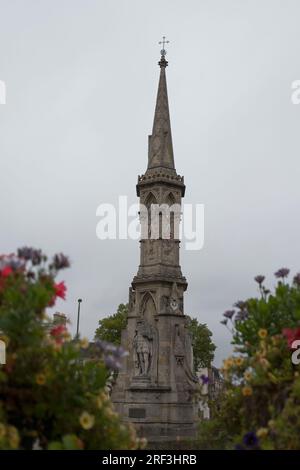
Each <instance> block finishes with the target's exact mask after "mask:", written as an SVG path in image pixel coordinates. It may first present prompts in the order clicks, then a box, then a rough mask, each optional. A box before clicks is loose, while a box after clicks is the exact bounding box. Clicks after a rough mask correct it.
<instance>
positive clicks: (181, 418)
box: [112, 384, 197, 443]
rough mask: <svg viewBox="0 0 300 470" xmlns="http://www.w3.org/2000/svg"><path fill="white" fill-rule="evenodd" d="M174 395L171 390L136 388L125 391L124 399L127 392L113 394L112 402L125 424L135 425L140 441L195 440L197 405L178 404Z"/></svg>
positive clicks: (166, 388) (157, 387)
mask: <svg viewBox="0 0 300 470" xmlns="http://www.w3.org/2000/svg"><path fill="white" fill-rule="evenodd" d="M118 395H119V397H118ZM122 395H123V397H122ZM174 395H176V394H174V393H173V392H172V391H171V388H170V387H164V386H163V387H159V386H153V387H151V386H148V387H145V386H144V387H143V386H138V385H136V384H133V385H132V386H131V387H130V388H128V389H127V390H125V397H124V392H123V393H118V391H117V390H114V391H113V394H112V401H113V403H114V407H115V410H116V411H117V412H118V413H119V414H120V416H121V418H122V421H123V422H124V423H129V422H130V423H131V424H133V425H134V427H135V429H136V431H137V434H138V437H145V438H146V439H147V441H148V442H149V443H156V442H168V441H174V442H175V441H182V440H188V439H195V438H196V436H197V419H196V418H195V417H196V416H197V410H196V404H195V403H194V402H193V401H189V402H185V403H183V402H181V403H178V400H177V401H175V400H174V398H175V396H174Z"/></svg>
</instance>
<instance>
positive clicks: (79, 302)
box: [76, 299, 82, 339]
mask: <svg viewBox="0 0 300 470" xmlns="http://www.w3.org/2000/svg"><path fill="white" fill-rule="evenodd" d="M81 302H82V299H78V313H77V328H76V339H78V338H79V320H80V304H81Z"/></svg>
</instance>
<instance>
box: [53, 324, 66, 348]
mask: <svg viewBox="0 0 300 470" xmlns="http://www.w3.org/2000/svg"><path fill="white" fill-rule="evenodd" d="M67 334H68V330H67V328H66V327H65V325H56V326H54V327H53V328H52V329H51V330H50V336H52V337H53V338H54V340H55V342H56V343H57V344H62V343H63V342H64V339H65V338H66V336H67Z"/></svg>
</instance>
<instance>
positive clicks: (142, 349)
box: [132, 292, 158, 381]
mask: <svg viewBox="0 0 300 470" xmlns="http://www.w3.org/2000/svg"><path fill="white" fill-rule="evenodd" d="M155 315H156V306H155V302H154V299H153V297H152V294H151V293H150V292H146V293H145V295H144V297H143V299H142V302H141V309H140V316H139V317H138V318H137V321H136V327H135V335H134V338H133V344H132V346H133V348H132V349H133V361H134V370H135V372H134V377H133V378H134V380H139V379H146V380H148V381H156V380H157V358H158V355H157V347H158V332H157V328H156V326H155V319H154V318H155Z"/></svg>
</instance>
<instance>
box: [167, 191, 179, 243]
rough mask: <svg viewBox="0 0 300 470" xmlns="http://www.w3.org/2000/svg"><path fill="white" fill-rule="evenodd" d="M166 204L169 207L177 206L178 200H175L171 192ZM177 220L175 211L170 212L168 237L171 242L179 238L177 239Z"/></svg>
mask: <svg viewBox="0 0 300 470" xmlns="http://www.w3.org/2000/svg"><path fill="white" fill-rule="evenodd" d="M166 204H167V205H168V206H169V207H172V206H174V204H176V199H175V197H174V194H173V193H172V192H170V193H169V194H168V195H167V197H166ZM176 220H177V217H176V214H174V210H172V211H170V216H169V221H168V222H169V223H168V228H167V232H168V237H169V238H170V239H171V240H174V238H177V237H175V233H177V230H176V227H175V221H176Z"/></svg>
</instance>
